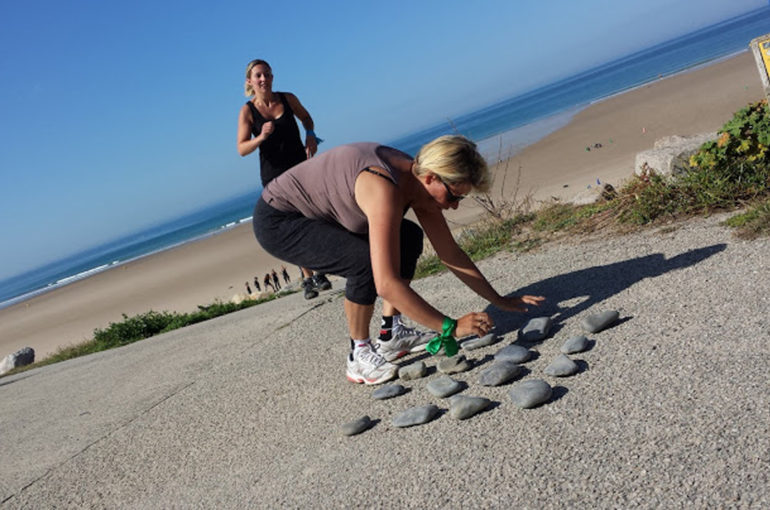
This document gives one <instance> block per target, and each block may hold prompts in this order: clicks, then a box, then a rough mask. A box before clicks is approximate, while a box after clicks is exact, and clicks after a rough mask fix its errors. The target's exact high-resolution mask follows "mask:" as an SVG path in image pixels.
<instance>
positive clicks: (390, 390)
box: [372, 384, 406, 400]
mask: <svg viewBox="0 0 770 510" xmlns="http://www.w3.org/2000/svg"><path fill="white" fill-rule="evenodd" d="M405 391H406V388H404V387H403V386H401V385H400V384H387V385H385V386H382V387H380V388H377V389H376V390H374V391H373V392H372V397H373V398H374V399H375V400H385V399H388V398H393V397H397V396H399V395H401V394H402V393H404V392H405Z"/></svg>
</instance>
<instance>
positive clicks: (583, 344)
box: [561, 335, 591, 354]
mask: <svg viewBox="0 0 770 510" xmlns="http://www.w3.org/2000/svg"><path fill="white" fill-rule="evenodd" d="M590 347H591V341H590V340H588V338H586V337H585V336H583V335H579V336H573V337H572V338H569V339H567V341H566V342H564V345H562V346H561V352H563V353H564V354H575V353H576V352H583V351H585V350H588V349H589V348H590Z"/></svg>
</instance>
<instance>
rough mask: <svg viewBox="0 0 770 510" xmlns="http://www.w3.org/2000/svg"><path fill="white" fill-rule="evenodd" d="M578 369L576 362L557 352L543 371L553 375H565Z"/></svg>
mask: <svg viewBox="0 0 770 510" xmlns="http://www.w3.org/2000/svg"><path fill="white" fill-rule="evenodd" d="M579 370H580V367H578V365H577V363H575V362H574V361H572V360H571V359H569V357H568V356H567V355H566V354H559V355H558V356H556V359H554V360H553V361H552V362H551V364H550V365H548V366H547V367H545V370H543V372H545V373H546V374H548V375H552V376H554V377H567V376H568V375H573V374H576V373H578V371H579Z"/></svg>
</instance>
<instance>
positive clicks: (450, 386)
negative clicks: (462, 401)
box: [426, 375, 463, 398]
mask: <svg viewBox="0 0 770 510" xmlns="http://www.w3.org/2000/svg"><path fill="white" fill-rule="evenodd" d="M426 388H427V389H428V391H429V392H430V394H431V395H433V396H434V397H438V398H446V397H448V396H450V395H454V394H455V393H457V392H458V391H460V390H462V389H463V387H462V385H461V384H460V383H459V382H457V381H455V380H454V379H452V378H451V377H449V376H448V375H444V376H441V377H439V378H438V379H434V380H432V381H431V382H429V383H428V385H427V386H426Z"/></svg>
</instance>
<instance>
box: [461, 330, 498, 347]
mask: <svg viewBox="0 0 770 510" xmlns="http://www.w3.org/2000/svg"><path fill="white" fill-rule="evenodd" d="M497 341H498V338H497V335H495V334H494V333H487V334H486V335H484V336H482V337H481V338H473V339H471V340H466V341H465V342H463V343H462V348H463V349H464V350H466V351H472V350H474V349H481V348H482V347H486V346H487V345H492V344H493V343H495V342H497Z"/></svg>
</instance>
